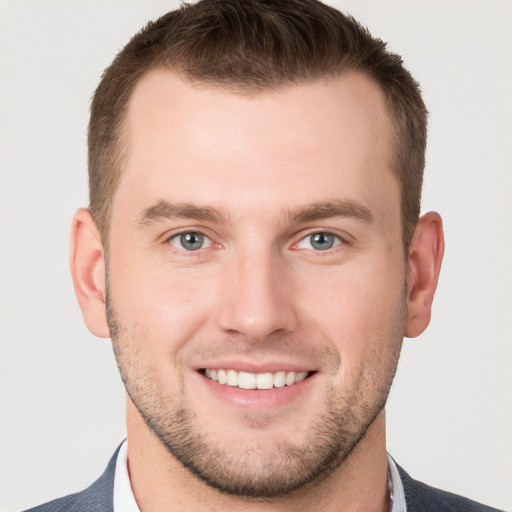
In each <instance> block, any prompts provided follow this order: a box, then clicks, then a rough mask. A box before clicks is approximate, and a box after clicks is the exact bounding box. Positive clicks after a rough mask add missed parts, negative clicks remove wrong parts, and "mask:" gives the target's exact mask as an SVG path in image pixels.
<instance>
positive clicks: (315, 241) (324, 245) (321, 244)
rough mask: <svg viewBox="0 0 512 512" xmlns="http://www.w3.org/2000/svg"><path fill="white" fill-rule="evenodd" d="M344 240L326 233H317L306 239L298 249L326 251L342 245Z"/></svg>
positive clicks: (299, 244)
mask: <svg viewBox="0 0 512 512" xmlns="http://www.w3.org/2000/svg"><path fill="white" fill-rule="evenodd" d="M341 243H342V240H341V238H340V237H339V236H336V235H334V234H333V233H328V232H326V231H319V232H317V233H311V234H310V235H308V236H306V237H304V238H303V239H302V240H301V241H300V242H299V243H298V244H297V245H296V247H297V248H298V249H313V250H315V251H326V250H327V249H332V248H333V247H337V246H338V245H341Z"/></svg>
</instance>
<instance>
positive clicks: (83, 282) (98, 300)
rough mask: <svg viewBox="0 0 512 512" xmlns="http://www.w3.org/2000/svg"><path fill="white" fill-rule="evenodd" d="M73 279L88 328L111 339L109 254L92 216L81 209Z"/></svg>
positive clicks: (73, 241)
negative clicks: (107, 282)
mask: <svg viewBox="0 0 512 512" xmlns="http://www.w3.org/2000/svg"><path fill="white" fill-rule="evenodd" d="M70 266H71V275H72V277H73V285H74V287H75V293H76V297H77V299H78V302H79V304H80V308H81V309H82V314H83V316H84V320H85V323H86V325H87V328H88V329H89V330H90V331H91V332H92V333H93V334H94V335H96V336H99V337H100V338H109V337H110V332H109V328H108V322H107V311H106V304H105V296H106V295H105V252H104V249H103V244H102V242H101V236H100V233H99V231H98V228H97V227H96V223H95V222H94V220H93V218H92V215H91V213H90V212H89V210H87V209H85V208H80V209H79V210H78V211H77V212H76V213H75V216H74V217H73V223H72V226H71V254H70Z"/></svg>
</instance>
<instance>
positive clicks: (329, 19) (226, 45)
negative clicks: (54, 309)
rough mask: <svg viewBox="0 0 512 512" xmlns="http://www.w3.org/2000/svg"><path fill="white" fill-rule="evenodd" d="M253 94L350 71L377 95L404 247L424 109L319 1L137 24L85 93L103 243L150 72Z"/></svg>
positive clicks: (217, 8)
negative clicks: (137, 93)
mask: <svg viewBox="0 0 512 512" xmlns="http://www.w3.org/2000/svg"><path fill="white" fill-rule="evenodd" d="M155 68H164V69H165V68H167V69H171V70H174V71H176V72H179V73H180V74H182V75H183V76H184V77H186V78H187V79H189V80H190V81H193V82H201V83H205V84H210V83H211V84H214V85H217V86H221V87H225V88H228V89H230V90H233V91H234V92H252V93H258V92H262V91H266V90H272V89H276V88H279V87H282V86H286V85H290V84H296V83H304V82H308V81H313V80H315V79H319V78H322V77H328V76H332V77H335V76H338V75H339V74H340V73H342V72H345V71H358V72H361V73H363V74H365V75H366V76H368V77H369V78H371V79H372V80H374V81H375V82H376V83H377V84H378V85H379V86H380V87H381V89H382V91H383V92H384V94H385V97H386V100H387V105H388V109H389V112H390V115H391V120H392V121H393V125H394V138H395V143H394V147H393V148H392V149H393V162H392V167H393V171H394V172H395V173H396V175H397V177H398V179H399V182H400V185H401V215H402V233H403V242H404V248H405V250H406V251H407V249H408V247H409V243H410V240H411V237H412V234H413V232H414V229H415V227H416V223H417V221H418V217H419V211H420V199H421V187H422V181H423V168H424V164H425V146H426V133H427V110H426V108H425V105H424V103H423V100H422V98H421V94H420V90H419V86H418V84H417V82H416V81H415V80H414V79H413V78H412V76H411V74H410V73H409V72H408V71H407V70H406V69H405V68H404V66H403V63H402V59H401V57H400V56H399V55H396V54H394V53H391V52H389V51H387V49H386V44H385V43H384V42H383V41H382V40H380V39H376V38H374V37H372V36H371V34H370V33H369V31H368V30H367V29H366V28H365V27H363V26H361V25H360V24H359V23H358V22H357V21H356V20H355V19H354V18H352V17H351V16H347V15H344V14H343V13H341V12H340V11H338V10H336V9H334V8H332V7H329V6H327V5H324V4H323V3H321V2H320V1H318V0H201V1H199V2H197V3H195V4H192V5H188V4H184V5H182V6H181V7H180V8H179V9H178V10H176V11H172V12H169V13H167V14H166V15H164V16H162V17H161V18H159V19H158V20H156V21H154V22H151V23H149V24H148V25H146V26H145V27H144V28H143V29H142V30H141V31H140V32H138V33H137V34H136V35H135V36H134V37H133V38H132V39H131V40H130V41H129V43H128V44H127V45H126V46H125V47H124V48H123V49H122V50H121V51H120V52H119V53H118V55H117V56H116V58H115V59H114V61H113V62H112V64H111V65H110V66H109V67H108V68H107V69H106V70H105V72H104V73H103V76H102V79H101V81H100V84H99V85H98V88H97V89H96V92H95V94H94V97H93V100H92V105H91V118H90V123H89V139H88V143H89V192H90V210H91V213H92V215H93V217H94V219H95V221H96V223H97V225H98V228H99V230H100V233H101V235H102V238H103V242H104V244H105V245H106V244H107V241H108V230H109V224H110V214H111V211H110V210H111V202H112V198H113V195H114V193H115V190H116V187H117V184H118V182H119V178H120V174H121V167H122V163H123V155H124V154H125V150H126V146H127V144H128V143H129V141H128V140H126V134H125V130H124V124H125V123H124V121H125V118H126V114H127V106H128V103H129V99H130V97H131V94H132V92H133V90H134V88H135V86H136V85H137V83H138V81H139V80H140V78H141V77H142V76H143V75H145V74H146V73H147V72H148V71H149V70H152V69H155Z"/></svg>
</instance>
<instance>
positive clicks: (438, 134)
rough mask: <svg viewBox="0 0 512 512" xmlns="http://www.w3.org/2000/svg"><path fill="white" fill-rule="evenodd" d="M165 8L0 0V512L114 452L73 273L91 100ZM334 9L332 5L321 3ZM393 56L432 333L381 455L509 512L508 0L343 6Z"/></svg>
mask: <svg viewBox="0 0 512 512" xmlns="http://www.w3.org/2000/svg"><path fill="white" fill-rule="evenodd" d="M176 3H177V2H172V1H161V0H151V1H149V0H145V1H144V0H116V1H114V0H110V1H103V0H75V1H73V2H70V1H65V0H46V1H41V0H3V1H1V0H0V169H1V181H0V187H1V189H0V190H1V192H0V194H1V195H0V201H1V202H0V208H1V209H0V221H1V225H0V228H1V230H0V233H1V235H0V236H1V239H0V247H1V265H0V272H1V274H0V291H1V303H0V333H1V344H0V372H1V373H0V379H1V380H0V407H1V416H0V510H1V511H2V512H11V511H15V510H19V509H21V508H25V507H28V506H33V505H36V504H38V503H40V502H42V501H46V500H49V499H51V498H55V497H58V496H62V495H64V494H67V493H69V492H72V491H76V490H80V489H82V488H84V487H86V486H88V485H89V484H90V483H92V481H93V480H95V479H96V478H97V477H98V476H99V475H100V473H101V472H102V471H103V469H104V467H105V466H106V463H107V461H108V459H109V458H110V456H111V454H112V452H113V450H114V449H115V448H116V446H117V444H118V443H119V442H120V441H121V440H122V439H123V437H124V433H125V426H124V393H123V388H122V385H121V381H120V378H119V376H118V373H117V369H116V366H115V362H114V358H113V355H112V350H111V346H110V341H109V340H102V339H96V338H94V337H93V336H92V335H91V334H90V333H89V332H88V331H87V330H86V328H85V326H84V324H83V322H82V319H81V313H80V310H79V308H78V305H77V303H76V300H75V297H74V293H73V290H72V284H71V279H70V277H69V272H68V232H69V226H70V219H71V216H72V214H73V212H74V211H75V209H76V208H77V207H79V206H84V205H86V204H87V181H86V126H87V121H88V107H89V99H90V97H91V95H92V92H93V90H94V88H95V86H96V85H97V83H98V80H99V77H100V74H101V72H102V70H103V69H104V68H105V67H106V66H107V65H108V64H109V62H110V61H111V60H112V58H113V57H114V54H115V52H116V51H117V50H119V49H120V48H121V47H122V46H123V45H124V44H125V43H126V42H127V40H128V39H129V37H130V36H131V35H132V34H133V33H134V32H135V31H136V30H138V29H139V28H140V27H141V26H142V25H143V24H144V23H145V22H146V21H149V20H150V19H153V18H155V17H157V16H159V15H160V14H162V13H164V12H166V11H167V10H170V9H171V8H173V7H174V6H175V5H176ZM331 3H334V2H331ZM335 5H337V6H338V7H340V8H342V9H343V10H346V11H349V12H351V13H353V14H354V15H355V16H356V18H358V19H359V20H360V21H362V22H363V23H364V24H366V25H367V26H368V27H369V28H370V29H371V30H372V32H373V33H374V35H377V36H379V37H382V38H383V39H384V40H386V41H389V42H390V47H391V48H392V49H393V50H395V51H397V52H399V53H401V54H402V55H403V57H404V60H405V62H406V66H407V67H408V68H409V69H410V70H411V71H412V73H413V75H414V76H415V77H416V79H417V80H419V81H420V82H421V84H422V89H423V91H424V97H425V101H426V103H427V106H428V108H429V110H430V112H431V117H430V138H429V150H428V159H427V169H426V177H425V191H424V201H423V208H422V209H423V211H428V210H437V211H439V212H440V213H441V214H442V215H443V217H444V221H445V231H446V239H447V250H446V257H445V262H444V267H443V271H442V273H441V280H440V284H439V289H438V292H437V296H436V301H435V304H434V313H433V319H432V323H431V325H430V327H429V329H428V330H427V332H426V333H425V334H424V335H422V336H421V337H420V338H417V339H414V340H406V341H405V344H404V350H403V356H402V360H401V363H400V365H399V371H398V375H397V378H396V381H395V385H394V388H393V390H392V392H391V397H390V402H389V406H388V444H389V451H390V453H391V454H392V455H393V456H394V457H395V458H396V459H397V460H398V462H399V463H400V464H401V465H403V467H404V468H405V469H406V470H407V471H408V472H409V473H410V474H411V475H412V476H413V477H415V478H417V479H420V480H423V481H425V482H428V483H429V484H431V485H434V486H437V487H441V488H445V489H447V490H450V491H452V492H456V493H459V494H463V495H466V496H469V497H471V498H473V499H476V500H480V501H483V502H485V503H488V504H490V505H493V506H496V507H500V508H505V509H512V439H511V437H512V403H511V401H512V400H511V390H512V377H511V373H512V372H511V369H512V350H511V341H512V322H511V313H512V292H511V290H512V263H511V262H512V236H511V230H512V208H511V199H512V183H511V181H512V180H511V170H512V151H511V143H512V93H511V91H512V72H511V63H512V36H511V32H512V2H511V1H510V0H493V1H492V2H490V1H485V0H479V1H474V0H444V1H419V0H418V1H414V2H411V1H406V0H403V1H386V2H382V1H379V0H372V1H370V0H364V1H361V0H359V1H356V0H353V1H339V2H336V3H335Z"/></svg>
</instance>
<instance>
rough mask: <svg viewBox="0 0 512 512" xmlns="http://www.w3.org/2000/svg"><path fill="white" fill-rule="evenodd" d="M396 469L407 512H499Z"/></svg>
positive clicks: (399, 468) (398, 467)
mask: <svg viewBox="0 0 512 512" xmlns="http://www.w3.org/2000/svg"><path fill="white" fill-rule="evenodd" d="M397 469H398V472H399V474H400V479H401V480H402V484H403V487H404V493H405V502H406V504H407V512H499V510H498V509H496V508H492V507H488V506H486V505H482V504H481V503H477V502H476V501H473V500H470V499H468V498H464V497H463V496H459V495H457V494H452V493H450V492H446V491H442V490H441V489H435V488H434V487H430V486H429V485H426V484H424V483H422V482H418V481H417V480H414V479H413V478H411V477H410V476H409V475H408V474H407V473H406V472H405V471H404V470H403V469H402V468H401V467H400V466H398V464H397Z"/></svg>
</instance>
